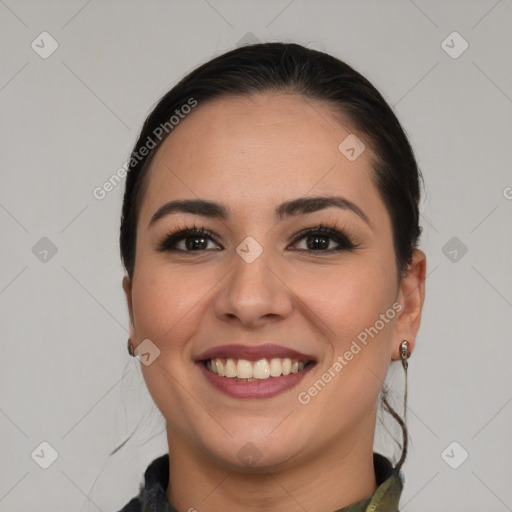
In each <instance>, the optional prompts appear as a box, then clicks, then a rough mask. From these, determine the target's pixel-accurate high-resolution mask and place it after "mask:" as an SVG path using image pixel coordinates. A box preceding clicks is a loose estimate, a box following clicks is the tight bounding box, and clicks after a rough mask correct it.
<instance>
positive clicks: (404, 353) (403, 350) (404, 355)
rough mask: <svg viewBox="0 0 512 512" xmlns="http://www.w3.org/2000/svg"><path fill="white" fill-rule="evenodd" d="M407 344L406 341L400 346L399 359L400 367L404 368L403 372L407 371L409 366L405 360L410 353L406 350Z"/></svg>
mask: <svg viewBox="0 0 512 512" xmlns="http://www.w3.org/2000/svg"><path fill="white" fill-rule="evenodd" d="M408 347H409V342H408V341H407V340H404V341H402V344H401V345H400V359H402V366H403V367H404V370H406V371H407V367H408V366H409V365H408V364H407V358H408V357H409V356H410V355H411V353H410V352H409V350H408Z"/></svg>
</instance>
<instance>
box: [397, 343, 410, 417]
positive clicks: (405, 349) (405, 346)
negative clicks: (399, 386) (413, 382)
mask: <svg viewBox="0 0 512 512" xmlns="http://www.w3.org/2000/svg"><path fill="white" fill-rule="evenodd" d="M410 355H411V353H410V352H409V342H408V341H407V340H403V341H402V343H401V345H400V359H401V360H402V366H403V367H404V373H405V390H404V423H405V424H407V367H408V366H409V364H408V362H407V359H408V358H409V356H410Z"/></svg>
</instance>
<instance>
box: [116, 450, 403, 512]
mask: <svg viewBox="0 0 512 512" xmlns="http://www.w3.org/2000/svg"><path fill="white" fill-rule="evenodd" d="M373 464H374V467H375V478H376V480H377V485H378V487H377V489H376V490H375V492H374V493H373V494H372V495H370V496H367V497H366V498H363V499H362V500H360V501H358V502H357V503H353V504H352V505H348V506H347V507H344V508H341V509H339V510H335V511H333V512H399V510H398V502H399V500H400V494H401V492H402V488H403V476H402V474H401V473H400V471H398V470H397V469H395V468H393V466H392V465H391V462H389V460H388V459H386V458H385V457H384V456H382V455H380V454H379V453H374V454H373ZM144 480H145V481H144V484H143V485H142V484H141V487H140V491H139V495H138V496H136V497H135V498H133V499H132V500H131V501H130V502H129V503H127V504H126V505H125V506H124V507H123V508H122V509H121V510H120V511H119V512H177V510H176V509H175V508H174V507H173V506H172V505H171V504H170V503H169V501H168V500H167V497H166V495H165V492H166V489H167V485H168V483H169V454H165V455H162V456H161V457H158V458H157V459H155V460H154V461H153V462H152V463H151V464H150V465H149V466H148V468H147V469H146V472H145V473H144ZM311 512H314V511H311Z"/></svg>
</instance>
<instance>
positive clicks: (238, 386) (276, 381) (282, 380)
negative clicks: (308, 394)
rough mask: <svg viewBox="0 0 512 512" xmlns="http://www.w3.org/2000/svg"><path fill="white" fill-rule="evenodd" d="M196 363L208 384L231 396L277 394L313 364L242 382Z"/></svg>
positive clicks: (305, 372) (264, 396)
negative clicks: (296, 370) (278, 375)
mask: <svg viewBox="0 0 512 512" xmlns="http://www.w3.org/2000/svg"><path fill="white" fill-rule="evenodd" d="M197 364H198V366H199V368H200V369H201V371H202V372H203V374H204V376H205V377H206V378H207V379H208V381H209V382H210V384H212V385H213V386H215V387H216V388H217V389H218V390H219V391H222V392H223V393H225V394H226V395H229V396H231V397H233V398H270V397H273V396H276V395H279V394H280V393H283V392H284V391H287V390H288V389H291V388H293V387H295V386H296V385H297V384H298V383H299V382H300V381H301V380H302V379H303V378H304V377H305V375H306V374H307V373H308V372H309V371H310V370H311V369H312V368H313V366H315V365H314V364H311V365H308V366H306V367H305V368H304V370H302V371H300V372H297V373H290V374H289V375H281V376H280V377H269V378H268V379H262V380H261V381H254V382H243V381H237V380H234V379H230V378H228V377H220V376H219V375H218V374H216V373H213V372H211V371H210V370H207V369H206V366H205V365H204V363H202V362H200V363H197Z"/></svg>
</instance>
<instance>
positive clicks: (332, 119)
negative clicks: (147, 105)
mask: <svg viewBox="0 0 512 512" xmlns="http://www.w3.org/2000/svg"><path fill="white" fill-rule="evenodd" d="M352 133H353V130H352V127H351V126H350V124H349V123H348V121H347V120H346V119H344V118H343V117H342V115H341V114H340V113H338V112H335V111H334V109H333V107H332V106H331V105H328V104H326V103H323V102H320V101H317V100H311V99H306V98H304V97H302V96H298V95H293V94H283V93H267V94H258V95H251V96H249V97H234V98H233V97H229V98H221V99H216V100H213V101H209V102H207V103H205V104H203V105H201V104H198V106H197V107H196V108H195V109H194V111H193V112H192V113H191V114H190V115H189V116H188V117H186V118H185V119H184V120H182V121H181V122H180V124H179V125H178V126H177V127H175V128H174V130H173V131H172V133H171V134H170V135H169V136H168V137H167V139H166V140H165V141H164V143H163V144H162V145H161V147H160V148H159V150H158V153H157V155H156V156H155V159H154V160H153V163H152V165H151V170H150V173H149V182H148V187H147V190H146V195H145V199H144V202H143V205H142V209H141V212H140V213H141V220H143V221H147V220H149V216H150V215H151V214H152V211H151V210H154V208H155V206H156V207H157V206H159V205H160V204H161V203H163V202H165V201H168V200H169V199H172V198H195V197H201V198H209V199H212V200H215V201H221V202H224V203H228V204H230V205H231V206H232V207H233V209H237V208H240V209H241V210H243V209H244V206H245V205H251V206H252V209H253V210H254V208H255V205H256V204H258V205H259V206H260V207H261V208H259V210H258V211H259V213H261V212H262V211H263V210H262V208H263V209H264V208H265V207H266V206H265V205H267V206H268V210H269V211H270V209H271V207H272V208H273V206H274V203H277V202H281V201H282V200H285V199H289V198H290V197H301V196H305V195H312V194H314V195H317V194H326V193H327V194H328V193H341V194H344V195H349V196H350V199H351V200H353V201H356V202H357V201H360V202H364V203H368V202H375V201H372V200H377V202H378V201H379V196H378V193H377V190H376V188H375V185H374V183H373V179H372V170H371V166H372V157H373V155H372V153H371V149H370V148H369V144H368V143H366V144H365V145H366V149H365V151H364V152H363V153H362V154H361V155H360V156H359V157H358V158H357V159H356V160H354V161H350V160H349V159H347V157H346V156H345V155H344V154H343V153H341V152H340V150H339V145H340V143H342V142H343V141H344V140H345V139H346V138H347V137H348V136H350V135H351V134H352ZM357 137H358V138H359V139H362V140H364V135H361V134H357ZM375 206H378V205H374V207H375ZM248 208H249V206H247V208H245V209H248ZM369 208H371V205H369ZM245 213H247V214H249V212H245ZM143 218H144V219H143Z"/></svg>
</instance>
